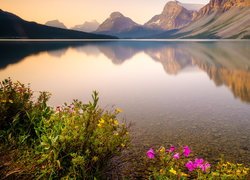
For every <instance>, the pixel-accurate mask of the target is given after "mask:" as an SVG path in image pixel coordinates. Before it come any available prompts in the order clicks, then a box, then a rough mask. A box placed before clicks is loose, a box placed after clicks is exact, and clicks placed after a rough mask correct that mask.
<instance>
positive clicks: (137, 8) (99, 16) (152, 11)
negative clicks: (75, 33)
mask: <svg viewBox="0 0 250 180" xmlns="http://www.w3.org/2000/svg"><path fill="white" fill-rule="evenodd" d="M208 1H209V0H180V2H182V3H195V4H207V3H208ZM167 2H168V0H0V8H1V9H3V10H5V11H10V12H12V13H15V14H17V15H18V16H21V17H22V18H23V19H25V20H29V21H36V22H39V23H42V24H43V23H45V22H47V21H49V20H54V19H58V20H60V21H61V22H63V23H64V24H65V25H66V26H67V27H72V26H74V25H76V24H82V23H83V22H84V21H90V20H93V19H96V20H97V21H98V22H99V23H102V22H103V21H104V20H105V19H106V18H107V17H108V16H109V15H110V13H112V12H113V11H120V12H121V13H123V14H124V15H125V16H128V17H130V18H132V19H133V20H134V21H136V22H137V23H141V24H143V23H145V22H146V21H148V20H149V19H150V18H152V16H154V15H156V14H159V13H160V12H161V11H162V9H163V7H164V5H165V4H166V3H167Z"/></svg>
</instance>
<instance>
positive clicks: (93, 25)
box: [71, 20, 100, 32]
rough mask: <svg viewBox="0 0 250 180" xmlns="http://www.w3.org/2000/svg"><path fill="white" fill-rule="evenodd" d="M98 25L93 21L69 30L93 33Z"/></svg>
mask: <svg viewBox="0 0 250 180" xmlns="http://www.w3.org/2000/svg"><path fill="white" fill-rule="evenodd" d="M99 25H100V24H99V23H98V22H97V21H96V20H93V21H86V22H84V23H83V24H80V25H76V26H74V27H72V28H71V29H73V30H77V31H83V32H93V31H96V30H97V28H98V27H99Z"/></svg>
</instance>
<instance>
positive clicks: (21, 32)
mask: <svg viewBox="0 0 250 180" xmlns="http://www.w3.org/2000/svg"><path fill="white" fill-rule="evenodd" d="M0 27H1V28H0V38H18V39H19V38H31V39H34V38H35V39H47V38H49V39H112V38H115V37H112V36H107V35H97V34H92V33H84V32H79V31H74V30H66V29H61V28H55V27H49V26H46V25H41V24H38V23H35V22H28V21H25V20H23V19H21V18H20V17H18V16H16V15H14V14H12V13H9V12H5V11H3V10H0Z"/></svg>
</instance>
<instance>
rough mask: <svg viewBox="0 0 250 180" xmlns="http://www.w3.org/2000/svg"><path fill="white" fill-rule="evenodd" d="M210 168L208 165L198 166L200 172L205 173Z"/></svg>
mask: <svg viewBox="0 0 250 180" xmlns="http://www.w3.org/2000/svg"><path fill="white" fill-rule="evenodd" d="M210 167H211V165H210V164H209V163H205V164H202V165H201V166H200V168H201V170H202V171H203V172H207V170H208V169H209V168H210Z"/></svg>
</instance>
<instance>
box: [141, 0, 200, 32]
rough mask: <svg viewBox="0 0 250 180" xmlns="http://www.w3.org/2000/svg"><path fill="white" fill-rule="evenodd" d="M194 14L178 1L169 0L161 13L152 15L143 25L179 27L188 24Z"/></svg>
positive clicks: (156, 27) (169, 28) (164, 27)
mask: <svg viewBox="0 0 250 180" xmlns="http://www.w3.org/2000/svg"><path fill="white" fill-rule="evenodd" d="M195 16H196V12H195V11H190V10H187V9H186V8H184V7H183V6H182V4H181V3H179V2H178V1H169V2H168V3H167V4H166V5H165V7H164V9H163V11H162V13H161V14H159V15H156V16H154V17H153V18H152V19H150V20H149V21H148V22H147V23H145V25H144V26H146V27H148V28H152V29H162V30H171V29H179V28H181V27H183V26H185V25H187V24H189V23H190V22H191V21H192V19H193V18H194V17H195Z"/></svg>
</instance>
